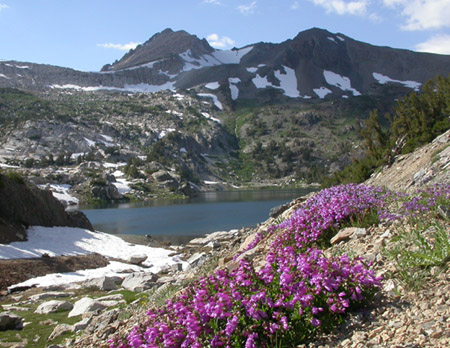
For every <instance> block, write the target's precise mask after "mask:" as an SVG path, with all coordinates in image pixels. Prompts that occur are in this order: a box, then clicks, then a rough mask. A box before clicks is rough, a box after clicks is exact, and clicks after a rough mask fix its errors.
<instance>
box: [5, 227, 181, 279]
mask: <svg viewBox="0 0 450 348" xmlns="http://www.w3.org/2000/svg"><path fill="white" fill-rule="evenodd" d="M27 232H28V241H26V242H14V243H11V244H5V245H4V244H0V259H19V258H33V257H41V256H42V255H43V254H48V255H49V256H58V255H85V254H91V253H98V254H101V255H103V256H105V257H114V258H117V259H122V260H127V259H128V258H129V257H130V256H131V255H136V254H143V255H147V260H146V261H144V263H143V265H144V266H151V265H153V267H152V268H151V270H152V272H158V271H159V270H160V269H161V268H162V267H164V266H166V265H171V264H175V263H177V262H179V260H178V259H177V258H175V259H174V258H173V257H169V254H171V253H173V251H172V250H165V249H161V248H152V247H148V246H145V245H135V244H130V243H128V242H125V241H124V240H123V239H121V238H119V237H116V236H114V235H112V234H108V233H103V232H91V231H89V230H84V229H81V228H74V227H41V226H34V227H31V228H29V229H28V231H27Z"/></svg>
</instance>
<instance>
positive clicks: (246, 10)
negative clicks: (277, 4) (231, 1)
mask: <svg viewBox="0 0 450 348" xmlns="http://www.w3.org/2000/svg"><path fill="white" fill-rule="evenodd" d="M237 9H238V10H239V12H240V13H242V14H244V15H249V14H252V13H255V9H256V1H253V2H251V3H250V4H248V5H239V6H238V7H237Z"/></svg>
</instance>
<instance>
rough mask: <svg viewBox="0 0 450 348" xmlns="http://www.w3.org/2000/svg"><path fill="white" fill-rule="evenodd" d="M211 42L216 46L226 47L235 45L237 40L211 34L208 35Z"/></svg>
mask: <svg viewBox="0 0 450 348" xmlns="http://www.w3.org/2000/svg"><path fill="white" fill-rule="evenodd" d="M206 40H208V42H209V44H210V45H211V46H212V47H215V48H225V47H227V46H234V44H235V41H234V40H233V39H230V38H229V37H228V36H222V37H219V35H217V34H211V35H208V36H207V37H206Z"/></svg>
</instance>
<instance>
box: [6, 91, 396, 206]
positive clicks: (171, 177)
mask: <svg viewBox="0 0 450 348" xmlns="http://www.w3.org/2000/svg"><path fill="white" fill-rule="evenodd" d="M393 102H394V96H392V95H391V96H385V97H358V98H352V99H340V100H337V101H329V100H318V101H309V102H304V103H287V104H283V105H277V104H274V105H267V106H263V107H260V106H247V107H245V108H244V107H243V108H240V109H237V110H236V111H233V112H232V111H219V110H217V108H216V106H215V105H214V101H213V99H211V98H210V97H198V96H197V95H196V94H195V93H194V92H183V93H174V92H171V91H161V92H158V93H152V94H149V93H145V94H144V93H135V94H127V93H119V92H107V93H105V92H83V91H72V92H64V91H48V92H41V93H37V92H33V93H30V92H24V91H18V90H14V89H0V103H1V104H2V108H1V109H0V124H1V125H2V126H1V128H0V135H1V137H0V139H1V140H0V166H13V167H15V170H19V171H21V172H22V173H23V174H24V175H26V176H27V177H29V178H30V179H31V180H32V181H34V182H35V183H36V184H38V185H47V188H50V189H54V190H57V191H58V192H59V193H62V192H64V191H65V192H68V193H69V194H70V195H71V196H73V198H70V197H66V198H65V200H66V201H67V202H68V204H76V203H77V201H78V202H81V203H85V202H88V201H92V200H97V199H99V200H107V201H111V200H112V201H117V200H125V199H128V198H129V199H140V200H142V199H152V198H155V197H161V196H167V195H178V196H179V195H183V196H191V195H194V194H196V192H199V191H207V190H222V189H229V188H235V187H242V186H261V185H266V186H273V185H292V184H294V185H301V184H305V183H312V182H316V181H317V180H318V178H320V176H321V175H323V174H329V173H333V172H334V171H336V170H338V169H340V168H342V167H343V166H345V165H347V164H349V163H350V161H351V158H352V157H353V156H358V155H359V154H360V153H361V149H360V146H359V145H360V142H361V140H360V137H359V135H358V133H359V130H360V129H361V125H362V122H363V120H364V119H365V118H367V115H368V114H369V113H370V111H371V110H372V109H373V108H374V107H378V108H379V109H380V110H382V111H383V112H388V111H390V108H391V106H392V104H393ZM61 185H65V186H61ZM69 186H70V187H69ZM67 190H68V191H67Z"/></svg>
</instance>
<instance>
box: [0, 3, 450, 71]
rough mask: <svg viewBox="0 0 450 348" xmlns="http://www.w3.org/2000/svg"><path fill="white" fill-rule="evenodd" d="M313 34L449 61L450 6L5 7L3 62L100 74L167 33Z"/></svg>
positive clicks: (244, 39)
mask: <svg viewBox="0 0 450 348" xmlns="http://www.w3.org/2000/svg"><path fill="white" fill-rule="evenodd" d="M312 27H318V28H322V29H326V30H328V31H330V32H332V33H341V34H344V35H347V36H349V37H351V38H353V39H355V40H359V41H364V42H367V43H370V44H373V45H379V46H390V47H394V48H404V49H409V50H414V51H425V52H433V53H440V54H450V0H166V1H164V0H126V1H125V0H0V59H3V60H16V61H22V62H32V63H43V64H51V65H57V66H63V67H69V68H73V69H77V70H82V71H99V70H100V69H101V67H102V66H103V65H105V64H108V63H113V62H114V61H115V60H116V59H120V58H121V57H122V56H123V55H124V54H125V53H126V52H127V51H128V50H129V49H130V48H133V47H135V46H136V45H137V44H140V43H144V42H145V41H147V40H148V39H149V38H150V37H152V36H153V35H154V34H156V33H158V32H161V31H163V30H164V29H166V28H171V29H173V30H185V31H187V32H188V33H190V34H193V35H196V36H198V37H199V38H200V39H203V38H206V39H207V40H208V41H209V43H210V45H211V46H213V47H215V48H218V49H230V48H232V47H238V48H240V47H243V46H246V45H249V44H252V43H256V42H273V43H279V42H283V41H285V40H287V39H292V38H294V37H295V36H296V35H297V34H298V33H299V32H301V31H303V30H307V29H310V28H312Z"/></svg>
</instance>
